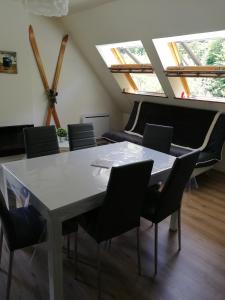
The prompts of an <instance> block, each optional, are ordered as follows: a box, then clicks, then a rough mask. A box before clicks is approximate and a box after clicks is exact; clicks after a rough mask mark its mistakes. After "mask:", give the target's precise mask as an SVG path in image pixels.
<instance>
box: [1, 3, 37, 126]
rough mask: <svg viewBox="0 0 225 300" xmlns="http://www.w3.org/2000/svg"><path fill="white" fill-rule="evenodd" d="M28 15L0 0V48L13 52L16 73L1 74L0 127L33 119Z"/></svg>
mask: <svg viewBox="0 0 225 300" xmlns="http://www.w3.org/2000/svg"><path fill="white" fill-rule="evenodd" d="M26 26H27V14H26V12H25V11H24V9H23V8H22V6H21V5H19V4H18V3H14V2H13V1H1V2H0V50H3V51H4V50H6V51H16V52H17V60H18V74H3V73H0V103H1V104H0V126H2V125H10V124H25V123H32V121H33V104H32V93H31V80H30V77H31V69H30V63H29V62H30V61H29V59H28V57H29V45H28V43H27V34H26Z"/></svg>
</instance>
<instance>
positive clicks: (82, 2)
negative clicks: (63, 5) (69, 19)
mask: <svg viewBox="0 0 225 300" xmlns="http://www.w3.org/2000/svg"><path fill="white" fill-rule="evenodd" d="M113 1H115V0H70V12H69V13H70V14H71V13H75V12H78V11H82V10H86V9H90V8H94V7H97V6H99V5H102V4H105V3H108V2H113Z"/></svg>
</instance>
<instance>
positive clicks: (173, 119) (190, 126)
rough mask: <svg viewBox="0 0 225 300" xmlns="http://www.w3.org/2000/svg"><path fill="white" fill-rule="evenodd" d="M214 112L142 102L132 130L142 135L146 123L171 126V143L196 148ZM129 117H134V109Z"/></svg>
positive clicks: (199, 144)
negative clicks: (172, 132)
mask: <svg viewBox="0 0 225 300" xmlns="http://www.w3.org/2000/svg"><path fill="white" fill-rule="evenodd" d="M136 105H137V104H136V103H135V105H134V106H135V111H138V110H137V109H136ZM216 113H217V112H216V111H210V110H203V109H195V108H189V107H179V106H172V105H162V104H158V103H150V102H142V103H141V108H140V113H139V117H138V120H137V124H136V126H135V128H134V130H133V131H134V132H136V133H139V134H141V135H143V132H144V128H145V124H146V123H151V124H159V125H166V126H172V127H173V128H174V134H173V141H172V142H173V144H176V145H181V146H185V147H190V148H193V149H197V148H199V147H201V145H202V144H203V142H204V140H205V137H206V134H207V132H208V130H209V128H210V125H211V123H212V121H213V119H214V117H215V115H216ZM131 118H132V120H134V119H135V118H134V111H132V113H131ZM128 123H129V122H128ZM129 127H130V124H129Z"/></svg>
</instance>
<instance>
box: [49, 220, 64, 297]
mask: <svg viewBox="0 0 225 300" xmlns="http://www.w3.org/2000/svg"><path fill="white" fill-rule="evenodd" d="M48 273H49V299H50V300H63V264H62V222H60V220H58V219H57V220H56V219H54V218H53V217H49V220H48Z"/></svg>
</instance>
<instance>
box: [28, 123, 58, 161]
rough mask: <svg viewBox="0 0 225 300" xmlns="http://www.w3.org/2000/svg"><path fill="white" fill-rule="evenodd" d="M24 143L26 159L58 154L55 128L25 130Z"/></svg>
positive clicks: (44, 127) (42, 127)
mask: <svg viewBox="0 0 225 300" xmlns="http://www.w3.org/2000/svg"><path fill="white" fill-rule="evenodd" d="M24 143H25V149H26V154H27V158H33V157H39V156H45V155H51V154H57V153H59V144H58V139H57V135H56V129H55V126H41V127H34V128H25V129H24Z"/></svg>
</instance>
